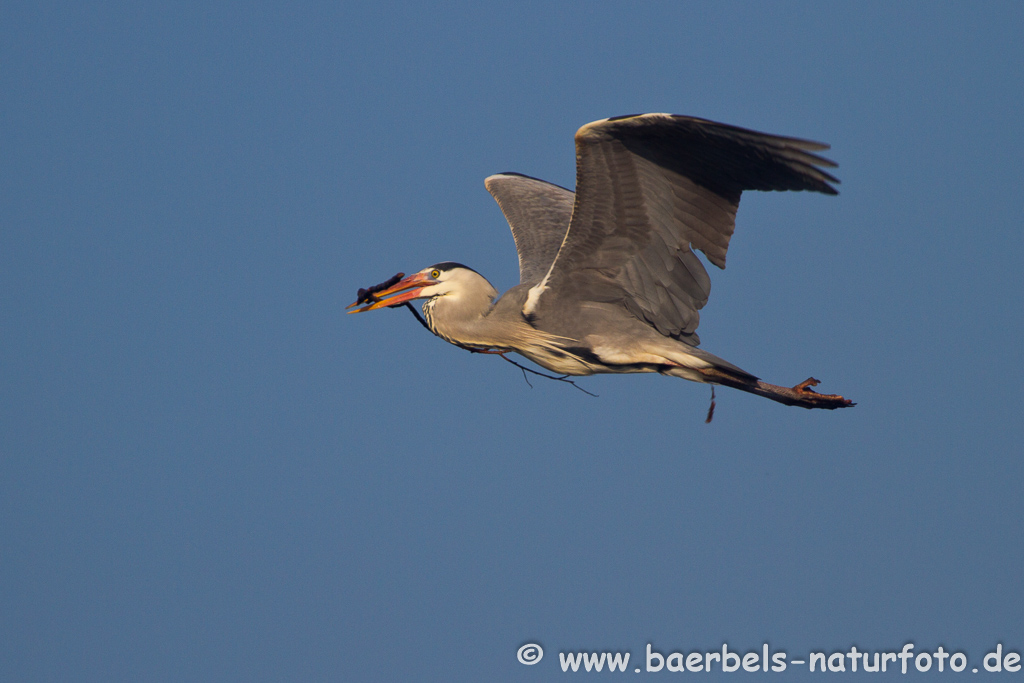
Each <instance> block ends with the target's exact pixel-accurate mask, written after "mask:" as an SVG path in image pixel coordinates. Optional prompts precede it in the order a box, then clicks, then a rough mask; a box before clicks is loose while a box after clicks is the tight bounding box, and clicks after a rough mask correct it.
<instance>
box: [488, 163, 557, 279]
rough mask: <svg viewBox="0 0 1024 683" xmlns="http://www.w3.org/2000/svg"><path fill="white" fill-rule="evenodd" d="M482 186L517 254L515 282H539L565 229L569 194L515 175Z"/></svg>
mask: <svg viewBox="0 0 1024 683" xmlns="http://www.w3.org/2000/svg"><path fill="white" fill-rule="evenodd" d="M484 186H486V187H487V191H488V192H490V193H491V195H493V196H494V199H495V200H496V201H497V202H498V206H500V207H501V211H502V213H504V214H505V219H506V220H507V221H508V224H509V227H511V228H512V237H513V239H515V241H516V251H517V252H519V283H520V284H533V283H535V282H539V281H540V279H541V278H542V277H544V275H545V274H546V273H547V272H548V269H550V268H551V263H552V262H553V261H554V260H555V255H556V254H557V253H558V248H559V247H560V246H562V240H563V239H564V238H565V232H566V230H568V229H569V219H570V218H571V217H572V205H573V197H574V194H573V192H572V191H571V190H567V189H565V188H564V187H559V186H558V185H554V184H552V183H548V182H545V181H543V180H538V179H537V178H531V177H530V176H525V175H521V174H519V173H498V174H496V175H492V176H490V177H489V178H487V179H486V180H484Z"/></svg>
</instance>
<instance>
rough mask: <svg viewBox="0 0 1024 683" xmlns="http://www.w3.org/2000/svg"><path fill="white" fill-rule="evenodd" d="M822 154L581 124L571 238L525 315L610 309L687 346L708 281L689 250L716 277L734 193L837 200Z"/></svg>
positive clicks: (748, 135)
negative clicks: (619, 308) (615, 306)
mask: <svg viewBox="0 0 1024 683" xmlns="http://www.w3.org/2000/svg"><path fill="white" fill-rule="evenodd" d="M827 148H828V146H827V145H824V144H821V143H817V142H810V141H807V140H799V139H796V138H787V137H779V136H775V135H768V134H766V133H758V132H756V131H752V130H746V129H744V128H737V127H735V126H728V125H725V124H721V123H715V122H713V121H706V120H703V119H697V118H692V117H688V116H675V115H671V114H640V115H636V116H624V117H615V118H610V119H604V120H601V121H595V122H594V123H589V124H587V125H585V126H583V127H582V128H580V129H579V131H577V133H576V202H575V207H574V212H573V214H572V220H571V223H570V225H569V230H568V232H567V234H566V236H565V240H564V241H563V243H562V245H561V248H560V249H559V251H558V255H557V256H556V258H555V260H554V262H553V263H552V265H551V268H550V269H549V270H548V272H547V273H546V275H545V276H544V279H543V280H541V281H540V282H539V283H538V284H537V285H535V286H534V287H532V288H531V290H530V294H529V297H528V298H527V301H526V304H525V306H524V307H523V313H524V314H525V315H527V316H533V315H545V313H552V314H557V311H558V309H559V305H560V304H562V305H565V304H569V303H570V302H571V301H576V302H579V301H608V302H611V301H619V302H621V303H623V304H624V305H625V306H626V307H627V308H628V309H629V310H630V311H631V312H632V313H633V314H634V315H636V316H637V317H639V318H641V319H643V320H646V321H647V322H648V323H649V324H651V325H653V326H654V327H656V328H657V329H658V331H659V332H660V333H661V334H664V335H666V336H670V337H675V338H677V339H681V340H683V341H689V342H691V343H696V335H694V334H693V332H694V331H695V330H696V329H697V324H698V322H699V320H700V315H699V313H698V311H699V310H700V309H701V308H702V307H703V306H704V304H705V303H707V299H708V294H709V293H710V291H711V281H710V279H709V278H708V274H707V271H706V270H705V269H704V266H703V265H702V264H701V262H700V260H699V259H698V258H697V256H696V255H695V254H694V253H693V251H692V250H691V246H692V247H696V248H697V249H699V250H701V251H702V252H704V254H705V255H706V256H707V258H708V260H709V261H711V263H713V264H715V265H716V266H718V267H719V268H724V267H725V255H726V251H727V250H728V248H729V239H730V237H732V233H733V229H734V228H735V219H736V209H737V208H738V206H739V201H740V194H741V193H742V192H743V190H812V191H815V192H822V193H825V194H837V192H836V190H835V188H833V187H832V186H831V185H830V184H829V183H830V182H838V180H836V179H835V178H833V177H832V176H831V175H829V174H828V173H826V172H825V171H823V170H821V168H820V167H834V166H835V164H834V163H833V162H831V161H829V160H827V159H824V158H822V157H819V156H817V155H814V154H811V152H810V151H811V150H821V149H827Z"/></svg>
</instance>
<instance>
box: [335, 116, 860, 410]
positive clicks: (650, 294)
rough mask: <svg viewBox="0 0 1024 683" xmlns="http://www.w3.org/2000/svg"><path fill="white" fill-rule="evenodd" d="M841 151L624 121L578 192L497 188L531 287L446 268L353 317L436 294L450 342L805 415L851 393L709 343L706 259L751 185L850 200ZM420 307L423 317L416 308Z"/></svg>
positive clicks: (605, 136) (428, 308)
mask: <svg viewBox="0 0 1024 683" xmlns="http://www.w3.org/2000/svg"><path fill="white" fill-rule="evenodd" d="M823 149H828V145H825V144H821V143H817V142H811V141H808V140H800V139H797V138H790V137H780V136H776V135H768V134H766V133H759V132H756V131H752V130H747V129H744V128H738V127H735V126H729V125H726V124H722V123H715V122H713V121H707V120H704V119H698V118H693V117H689V116H676V115H672V114H640V115H635V116H618V117H613V118H609V119H603V120H600V121H595V122H593V123H588V124H587V125H585V126H583V127H582V128H580V129H579V130H578V131H577V132H576V191H575V192H573V191H571V190H567V189H565V188H563V187H559V186H558V185H554V184H552V183H548V182H545V181H543V180H538V179H537V178H531V177H529V176H525V175H520V174H518V173H499V174H497V175H492V176H490V177H489V178H487V179H486V180H485V181H484V184H485V185H486V187H487V190H488V191H489V192H490V193H491V194H492V195H493V196H494V198H495V199H496V200H497V202H498V206H500V207H501V210H502V212H503V213H504V214H505V218H506V219H507V220H508V223H509V225H510V226H511V228H512V236H513V238H514V239H515V243H516V250H517V251H518V252H519V284H518V285H516V286H515V287H513V288H512V289H510V290H509V291H507V292H506V293H505V294H504V295H502V296H500V297H499V296H498V292H497V290H495V289H494V287H493V286H492V285H491V283H490V282H488V281H487V280H486V279H485V278H484V277H483V276H482V275H480V274H479V273H477V272H476V271H475V270H473V269H472V268H469V267H467V266H464V265H461V264H459V263H454V262H451V261H445V262H443V263H436V264H434V265H432V266H429V267H427V268H424V269H423V270H421V271H419V272H418V273H414V274H412V275H410V276H409V277H405V278H402V279H400V280H399V281H398V282H397V283H393V284H392V283H386V284H389V285H390V286H387V287H384V288H383V289H379V291H376V292H374V293H372V294H370V295H364V294H363V293H362V292H361V294H360V300H359V301H356V303H354V304H351V305H350V306H349V308H353V307H356V306H359V305H361V304H364V303H365V304H368V305H365V306H362V307H361V308H355V310H352V311H349V312H350V313H362V312H364V311H372V310H375V309H379V308H385V307H393V306H401V305H405V304H406V303H407V302H410V301H412V300H415V299H425V300H426V301H425V302H424V303H423V316H424V318H425V321H426V324H427V326H428V327H429V329H430V330H431V331H432V332H433V333H434V334H436V335H437V336H439V337H441V338H442V339H444V340H446V341H448V342H451V343H453V344H456V345H458V346H461V347H463V348H468V349H471V350H477V351H488V352H493V353H501V354H505V353H507V352H510V351H515V352H516V353H519V354H520V355H522V356H525V357H526V358H528V359H530V360H531V361H533V362H534V363H536V364H538V365H540V366H542V367H544V368H547V369H548V370H551V371H553V372H556V373H560V374H563V375H590V374H593V373H597V372H616V373H618V372H659V373H661V374H663V375H670V376H672V377H682V378H683V379H688V380H691V381H694V382H702V383H707V384H712V385H715V384H720V385H724V386H728V387H733V388H735V389H740V390H742V391H747V392H750V393H752V394H757V395H759V396H764V397H766V398H770V399H772V400H773V401H778V402H780V403H784V404H787V405H793V406H802V407H804V408H828V409H834V408H843V407H847V406H851V405H854V404H853V403H852V402H850V401H848V400H846V399H845V398H843V397H842V396H838V395H834V394H820V393H818V392H816V391H814V390H812V389H811V387H813V386H815V385H817V384H818V381H817V380H815V379H814V378H808V379H807V380H805V381H803V382H801V383H800V384H797V385H796V386H794V387H784V386H777V385H774V384H768V383H766V382H763V381H761V380H760V379H758V378H757V377H755V376H754V375H752V374H750V373H749V372H746V371H745V370H741V369H740V368H738V367H736V366H735V365H733V364H732V363H729V362H728V361H725V360H723V359H721V358H719V357H717V356H715V355H712V354H710V353H708V352H707V351H704V350H702V349H700V348H698V345H699V343H700V339H699V337H698V336H697V324H698V322H699V320H700V313H699V311H700V309H701V308H703V307H704V304H706V303H707V300H708V294H709V293H710V291H711V281H710V279H709V278H708V274H707V271H706V270H705V269H704V266H703V265H702V264H701V261H700V259H698V258H697V256H696V255H695V254H694V252H693V250H694V249H697V250H699V251H701V252H703V253H704V255H705V256H706V257H707V259H708V261H710V262H711V263H713V264H714V265H715V266H717V267H719V268H724V267H725V255H726V251H727V250H728V248H729V239H730V238H731V237H732V233H733V230H734V228H735V219H736V209H737V208H738V206H739V201H740V195H741V193H742V192H743V191H744V190H811V191H814V192H821V193H823V194H830V195H834V194H838V193H837V192H836V190H835V188H834V187H833V186H832V185H831V184H830V183H838V182H839V181H838V180H836V179H835V178H834V177H832V176H831V175H829V174H828V173H827V172H826V171H824V170H822V168H823V167H826V168H827V167H834V166H835V165H836V164H835V163H833V162H831V161H829V160H828V159H825V158H823V157H821V156H818V155H816V154H813V153H812V152H815V151H819V150H823ZM414 312H415V311H414Z"/></svg>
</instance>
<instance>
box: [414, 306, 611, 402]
mask: <svg viewBox="0 0 1024 683" xmlns="http://www.w3.org/2000/svg"><path fill="white" fill-rule="evenodd" d="M404 305H405V307H406V308H408V309H409V310H410V311H412V314H413V315H414V316H415V317H416V320H419V321H420V325H423V327H425V328H426V329H427V330H428V331H429V332H430V333H431V334H433V333H434V331H433V330H431V329H430V325H428V324H427V321H426V320H424V319H423V316H422V315H420V312H419V311H417V310H416V307H415V306H413V305H412V304H411V303H409V302H408V301H407V302H405V304H404ZM452 343H453V344H455V346H458V347H459V348H460V349H465V350H466V351H469V352H470V353H493V354H496V355H498V356H501V357H502V358H503V359H504V360H506V361H508V362H509V363H511V364H512V365H514V366H516V367H517V368H519V369H520V370H522V371H523V379H525V380H526V384H527V386H529V387H530V388H531V389H532V388H533V385H532V384H530V380H529V379H527V378H526V373H528V372H529V373H532V374H534V375H537V376H538V377H546V378H548V379H553V380H556V381H558V382H565V383H566V384H571V385H573V386H574V387H576V388H577V389H579V390H580V391H582V392H583V393H584V394H586V395H587V396H593V397H594V398H598V395H597V394H592V393H590V392H589V391H587V390H586V389H584V388H583V387H581V386H579V385H578V384H576V382H574V381H572V380H571V379H569V375H562V376H561V377H557V376H555V375H547V374H544V373H543V372H537V371H536V370H534V369H532V368H528V367H526V366H525V365H520V364H519V363H517V362H515V361H514V360H512V359H511V358H509V357H508V356H506V355H505V354H506V353H508V350H507V349H506V350H505V351H498V350H495V349H477V348H474V347H472V346H467V345H466V344H459V343H457V342H452Z"/></svg>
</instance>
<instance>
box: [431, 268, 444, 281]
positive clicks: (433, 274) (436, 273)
mask: <svg viewBox="0 0 1024 683" xmlns="http://www.w3.org/2000/svg"><path fill="white" fill-rule="evenodd" d="M430 277H432V278H434V279H435V280H436V279H437V278H439V277H441V271H440V270H438V269H437V268H435V269H434V270H432V271H430Z"/></svg>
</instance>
